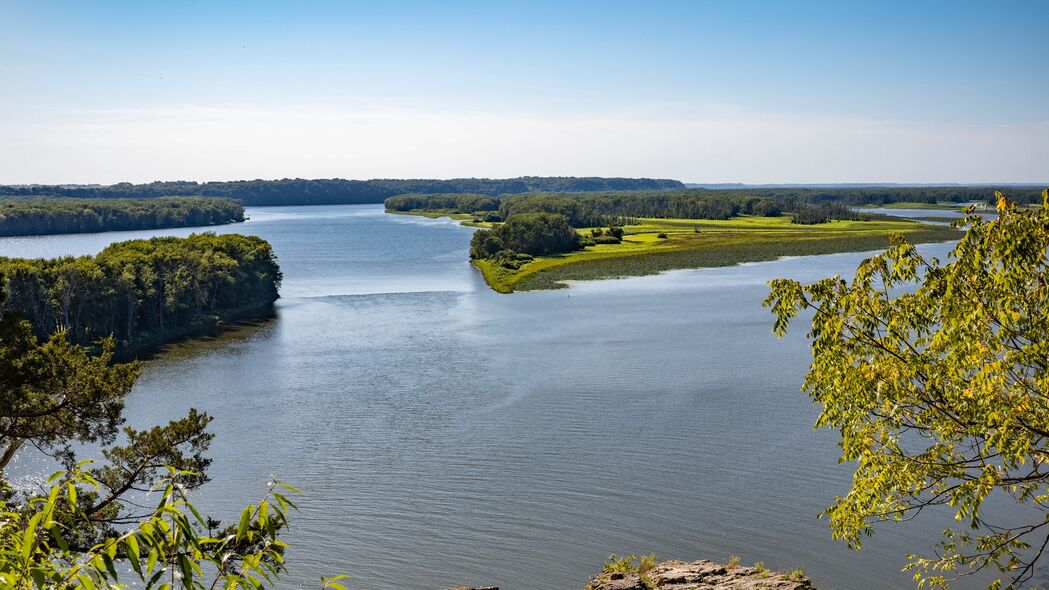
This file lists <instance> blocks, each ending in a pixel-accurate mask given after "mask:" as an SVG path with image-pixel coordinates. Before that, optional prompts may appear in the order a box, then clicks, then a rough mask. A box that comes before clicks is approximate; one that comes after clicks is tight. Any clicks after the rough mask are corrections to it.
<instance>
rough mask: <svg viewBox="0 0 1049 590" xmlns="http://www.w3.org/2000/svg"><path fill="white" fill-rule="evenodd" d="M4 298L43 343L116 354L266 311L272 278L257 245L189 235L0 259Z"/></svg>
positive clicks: (272, 265) (272, 266)
mask: <svg viewBox="0 0 1049 590" xmlns="http://www.w3.org/2000/svg"><path fill="white" fill-rule="evenodd" d="M0 275H2V277H3V287H4V291H5V292H6V293H7V295H8V297H7V299H6V300H5V301H4V302H3V303H2V307H0V314H6V313H8V312H9V311H12V310H17V311H18V312H19V313H21V314H22V317H23V318H24V319H25V320H28V321H29V323H30V324H31V325H32V328H33V333H34V334H35V335H36V336H37V337H38V338H40V339H46V338H48V337H50V336H51V334H53V333H54V332H56V331H57V330H63V329H64V330H66V331H67V336H68V338H69V340H70V341H71V342H73V343H75V344H84V345H89V344H94V343H96V342H97V341H98V340H100V339H102V338H105V337H107V336H110V335H113V336H115V337H116V338H117V339H118V340H119V341H120V343H121V344H122V345H123V346H125V347H126V348H136V347H141V346H149V345H153V344H157V343H159V342H162V341H164V340H166V339H168V338H171V337H177V336H181V335H182V334H184V333H186V332H187V331H189V330H191V329H192V328H194V327H195V326H198V325H200V324H207V323H209V322H210V323H214V322H215V321H216V320H217V319H221V318H224V317H229V316H232V315H236V314H242V313H246V312H249V311H251V310H260V309H264V308H267V307H268V306H269V305H270V304H272V303H273V302H274V301H275V300H276V299H277V297H278V294H277V290H278V288H279V287H280V281H281V272H280V268H279V267H278V266H277V260H276V258H275V257H274V255H273V250H272V249H271V248H270V245H269V244H268V243H267V242H266V241H265V240H262V239H261V238H257V237H253V236H240V235H221V236H220V235H215V234H211V233H204V234H194V235H192V236H190V237H188V238H174V237H164V238H152V239H149V240H132V241H127V242H117V243H114V244H111V245H110V246H108V247H107V248H106V249H105V250H103V251H102V252H100V253H99V254H98V255H97V256H94V257H91V256H82V257H79V258H73V257H65V258H55V259H20V258H0Z"/></svg>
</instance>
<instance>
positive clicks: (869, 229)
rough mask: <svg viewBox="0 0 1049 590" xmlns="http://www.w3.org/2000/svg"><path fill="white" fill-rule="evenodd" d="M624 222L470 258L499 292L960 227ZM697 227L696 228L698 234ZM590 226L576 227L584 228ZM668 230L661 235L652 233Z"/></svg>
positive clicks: (944, 235) (941, 234)
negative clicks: (599, 237) (591, 242)
mask: <svg viewBox="0 0 1049 590" xmlns="http://www.w3.org/2000/svg"><path fill="white" fill-rule="evenodd" d="M641 221H642V223H641V224H639V225H631V226H627V227H626V228H624V229H625V231H626V235H625V236H624V238H623V243H622V244H599V245H597V246H590V247H588V248H586V249H584V250H580V251H578V252H571V253H568V254H561V255H557V256H545V257H539V258H536V259H535V261H533V262H531V263H529V264H527V265H525V266H523V267H521V268H520V269H519V270H510V269H506V268H503V267H501V266H498V265H495V264H492V263H490V262H488V261H484V260H479V261H475V262H474V264H475V265H476V266H477V268H479V269H480V270H481V272H482V273H483V274H484V277H485V280H486V281H487V282H488V284H489V285H490V286H491V287H492V288H493V289H495V290H496V291H499V292H500V293H510V292H512V291H528V290H534V289H557V288H561V287H564V286H565V284H564V282H563V281H569V280H590V279H607V278H617V277H627V276H641V275H650V274H656V273H659V272H663V271H666V270H674V269H682V268H703V267H714V266H731V265H734V264H739V263H741V262H758V261H762V260H775V259H776V258H779V257H781V256H807V255H815V254H832V253H835V252H863V251H867V250H877V249H881V248H885V247H886V246H888V245H889V235H890V234H892V233H895V232H899V233H903V234H905V235H907V237H908V238H909V239H910V240H911V241H912V242H915V243H922V242H941V241H947V240H951V239H955V238H957V237H958V236H959V235H960V233H959V232H957V231H955V230H952V229H950V228H947V227H943V226H935V227H934V226H930V225H926V224H919V223H915V222H909V221H834V222H831V223H825V224H819V225H794V224H792V223H790V218H788V217H772V218H770V217H739V218H735V219H730V220H727V221H704V220H691V219H643V220H641ZM696 229H698V230H699V232H698V233H697V232H696ZM588 231H589V230H581V233H584V234H586V233H588ZM661 233H662V234H666V236H667V237H666V238H660V237H658V235H659V234H661Z"/></svg>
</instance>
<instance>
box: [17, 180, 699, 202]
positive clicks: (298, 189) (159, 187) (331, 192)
mask: <svg viewBox="0 0 1049 590" xmlns="http://www.w3.org/2000/svg"><path fill="white" fill-rule="evenodd" d="M683 188H685V185H684V184H682V183H681V182H680V181H677V180H668V179H653V178H601V177H572V176H563V177H562V176H521V177H518V178H505V179H496V178H453V179H450V180H435V179H372V180H346V179H342V178H331V179H316V180H306V179H302V178H283V179H280V180H235V181H229V182H203V183H198V182H185V181H174V182H151V183H148V184H131V183H128V182H121V183H119V184H113V185H109V186H63V185H30V186H0V196H2V195H11V196H60V197H79V198H114V197H133V198H156V197H164V196H207V197H228V198H231V199H236V200H238V201H240V202H241V203H243V204H245V205H255V206H260V205H358V204H367V203H382V202H383V200H384V199H386V198H387V197H391V196H394V195H401V194H405V193H480V194H485V195H502V194H516V193H529V192H549V191H555V192H588V191H620V190H629V191H638V190H664V189H683Z"/></svg>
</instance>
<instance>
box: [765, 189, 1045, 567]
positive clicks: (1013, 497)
mask: <svg viewBox="0 0 1049 590" xmlns="http://www.w3.org/2000/svg"><path fill="white" fill-rule="evenodd" d="M1043 201H1044V205H1045V206H1044V207H1043V208H1041V209H1039V210H1023V209H1020V208H1018V207H1016V206H1015V205H1014V204H1011V203H1008V202H1007V201H1006V200H1005V199H1004V198H1003V197H1001V195H998V210H999V213H1000V215H999V217H998V218H997V219H994V220H991V221H985V220H983V219H981V218H979V217H977V216H970V217H969V218H967V219H965V220H964V221H963V222H961V223H960V225H961V226H962V227H967V231H966V233H965V235H964V237H963V238H962V239H961V241H960V242H959V243H958V245H957V246H956V247H955V248H954V250H953V251H952V253H951V257H950V258H951V259H950V261H949V262H947V263H940V262H939V261H937V260H935V259H928V258H926V257H924V256H922V255H921V254H919V253H918V252H917V251H916V250H915V248H914V247H913V246H912V245H910V244H907V243H905V242H904V241H903V240H902V239H897V240H896V243H895V245H894V247H893V248H891V249H890V250H889V251H887V252H885V253H884V254H881V255H878V256H874V257H872V258H869V259H867V260H865V261H864V262H863V263H862V264H860V266H859V268H858V269H857V272H856V276H855V278H854V279H853V280H852V281H851V282H848V281H846V280H844V279H842V278H841V277H832V278H827V279H824V280H821V281H818V282H816V283H813V284H811V285H801V284H800V283H798V282H796V281H793V280H787V279H780V280H776V281H773V282H772V283H771V287H772V290H771V294H770V295H769V297H768V299H767V300H766V302H765V304H766V306H769V307H771V308H772V310H773V312H774V313H775V315H776V316H777V317H776V322H775V327H774V330H775V332H776V333H777V334H780V335H782V334H783V333H784V332H785V331H786V329H787V327H788V324H789V322H790V321H791V320H792V319H793V318H795V317H796V315H797V314H798V313H799V311H801V310H812V311H813V313H814V315H813V319H812V328H811V331H810V334H809V335H810V337H811V339H812V356H813V361H812V366H811V368H810V370H809V372H808V375H807V376H806V379H805V384H804V389H805V390H806V391H807V392H808V393H809V395H810V396H811V398H812V400H813V401H814V402H815V403H817V404H819V405H820V406H822V412H821V414H820V416H819V419H818V420H817V423H816V424H817V426H818V427H823V428H833V429H835V430H838V431H839V432H840V433H841V440H840V447H841V449H842V457H841V458H842V460H843V461H847V462H850V463H852V464H854V465H855V473H854V476H853V482H852V488H851V489H850V490H849V492H848V493H847V494H846V495H845V496H844V497H839V498H837V500H836V501H835V503H834V504H833V505H832V506H831V507H830V508H828V509H827V512H826V514H827V515H829V517H830V523H831V528H832V531H833V535H834V536H835V537H836V538H838V539H843V540H845V541H846V542H848V544H849V545H850V546H851V547H853V548H859V547H860V545H861V541H862V539H863V538H864V537H866V536H869V535H871V534H873V532H874V528H873V525H875V524H876V523H878V522H884V521H905V520H910V519H912V518H915V517H917V516H918V515H919V514H920V513H921V512H923V511H933V512H935V510H934V509H935V507H940V506H943V507H946V508H945V509H946V510H949V511H951V512H952V513H953V515H954V517H955V520H956V521H957V522H958V523H959V525H961V526H960V527H959V529H958V530H954V529H948V530H946V531H944V533H943V538H942V539H941V542H940V543H939V545H938V547H937V550H936V552H935V553H934V554H933V555H932V556H931V557H929V556H921V555H910V556H908V558H909V559H910V563H909V564H908V566H907V567H908V569H910V570H912V571H914V572H915V574H914V575H915V579H916V580H917V581H918V582H919V583H920V584H926V585H929V586H931V587H934V588H945V587H948V585H949V584H950V583H951V581H952V580H954V579H956V578H957V577H958V576H962V575H967V574H972V573H975V572H980V571H990V572H994V575H995V578H996V580H997V581H995V582H994V583H993V584H992V585H991V587H992V588H999V587H1003V586H1004V587H1007V588H1016V587H1019V586H1021V585H1023V584H1024V583H1025V582H1027V581H1029V580H1030V579H1031V577H1032V576H1033V574H1034V567H1035V564H1036V563H1037V561H1038V559H1039V558H1040V557H1041V556H1042V554H1043V551H1044V550H1045V548H1046V547H1047V546H1049V272H1047V271H1049V263H1047V258H1046V252H1047V249H1049V190H1047V191H1045V192H1043ZM993 497H1002V498H1005V499H1008V500H1010V501H1012V502H1015V503H1018V504H1020V505H1022V508H1018V509H1017V510H1018V511H1020V512H1022V513H1023V514H1026V515H1028V518H1027V519H1025V520H1024V521H1021V522H1017V521H1016V514H1014V513H1013V514H1010V515H1009V516H1010V518H1005V517H1004V516H1003V515H1002V514H1001V511H995V510H991V509H986V510H985V505H986V504H987V502H988V500H989V499H991V498H993ZM1010 512H1012V511H1010Z"/></svg>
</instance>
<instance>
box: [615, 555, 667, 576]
mask: <svg viewBox="0 0 1049 590" xmlns="http://www.w3.org/2000/svg"><path fill="white" fill-rule="evenodd" d="M657 563H659V560H658V559H657V558H656V554H655V553H650V554H648V555H642V556H641V557H638V556H637V555H628V556H626V557H623V558H618V557H616V554H615V553H613V554H612V555H609V556H608V561H607V562H605V564H604V566H602V568H601V571H602V572H604V573H606V574H645V573H648V572H649V571H650V570H651V569H652V568H654V567H656V564H657Z"/></svg>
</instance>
